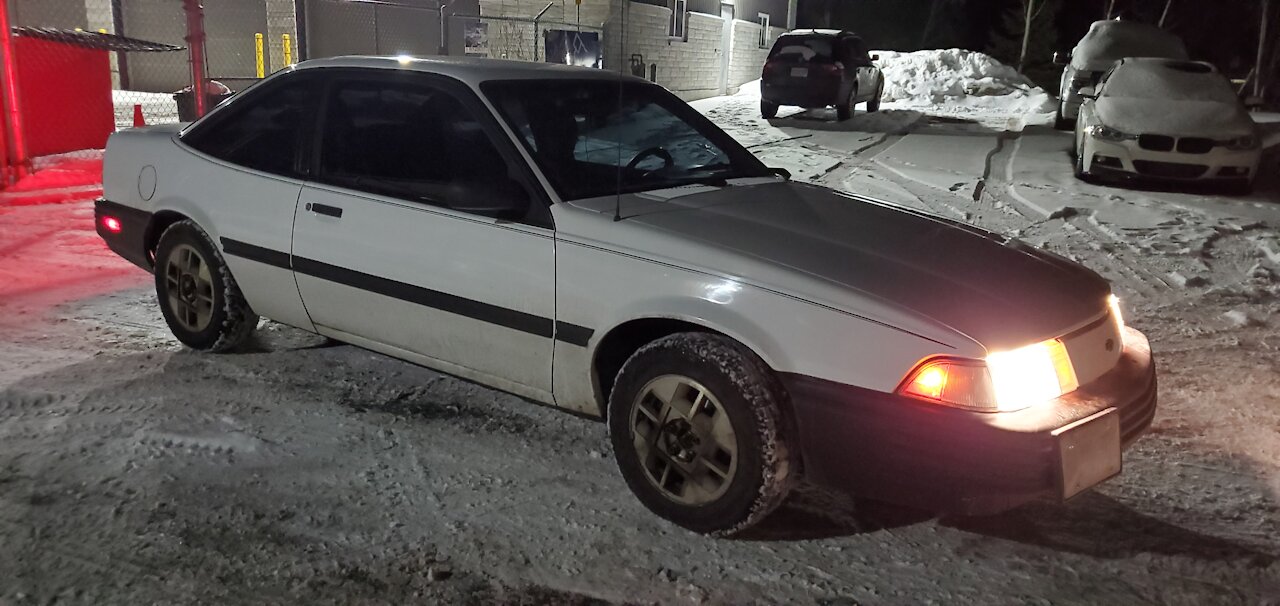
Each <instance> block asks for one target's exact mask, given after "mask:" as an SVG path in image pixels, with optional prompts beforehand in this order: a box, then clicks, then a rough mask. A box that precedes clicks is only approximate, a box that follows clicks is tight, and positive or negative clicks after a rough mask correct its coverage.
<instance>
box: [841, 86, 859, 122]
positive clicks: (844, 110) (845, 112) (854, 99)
mask: <svg viewBox="0 0 1280 606" xmlns="http://www.w3.org/2000/svg"><path fill="white" fill-rule="evenodd" d="M857 104H858V89H854V90H853V92H851V93H849V98H848V99H845V101H844V104H842V105H838V106H836V119H838V120H840V121H841V122H844V121H845V120H849V119H852V118H853V108H854V106H856V105H857Z"/></svg>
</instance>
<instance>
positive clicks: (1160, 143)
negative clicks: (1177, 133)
mask: <svg viewBox="0 0 1280 606" xmlns="http://www.w3.org/2000/svg"><path fill="white" fill-rule="evenodd" d="M1138 145H1139V146H1141V147H1142V149H1149V150H1151V151H1173V137H1169V136H1166V135H1140V136H1139V137H1138Z"/></svg>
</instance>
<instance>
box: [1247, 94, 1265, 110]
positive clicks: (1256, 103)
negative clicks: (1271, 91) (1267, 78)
mask: <svg viewBox="0 0 1280 606" xmlns="http://www.w3.org/2000/svg"><path fill="white" fill-rule="evenodd" d="M1262 103H1263V101H1262V97H1255V96H1253V95H1249V96H1248V97H1245V98H1244V106H1245V108H1246V109H1258V108H1259V107H1262Z"/></svg>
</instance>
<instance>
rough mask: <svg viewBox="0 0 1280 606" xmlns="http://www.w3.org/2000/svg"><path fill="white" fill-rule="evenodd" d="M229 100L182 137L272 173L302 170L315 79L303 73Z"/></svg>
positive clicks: (210, 151) (223, 156) (293, 174)
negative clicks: (222, 108)
mask: <svg viewBox="0 0 1280 606" xmlns="http://www.w3.org/2000/svg"><path fill="white" fill-rule="evenodd" d="M282 80H283V81H281V82H279V83H269V84H270V87H269V88H266V89H264V90H262V91H258V92H255V93H252V94H251V96H249V97H246V98H244V99H241V100H238V101H236V102H233V103H232V104H231V105H230V106H228V107H227V108H226V109H224V110H222V112H228V113H226V114H222V112H219V114H217V115H215V116H213V118H214V120H212V121H211V122H209V123H207V124H201V125H199V126H197V127H196V128H195V129H193V130H192V131H191V132H189V133H186V134H184V135H183V137H182V141H183V142H184V143H186V144H187V145H190V146H191V147H193V148H195V149H197V150H199V151H201V152H204V153H206V154H209V155H210V156H213V157H215V158H218V159H220V160H225V161H227V162H230V163H232V164H237V165H240V166H243V167H245V168H251V169H254V170H260V171H263V172H267V173H272V174H275V175H283V176H290V177H299V176H301V171H300V170H299V167H300V163H299V154H300V153H301V150H302V149H303V147H304V145H303V140H304V138H305V137H304V134H305V133H306V132H310V130H311V129H310V128H309V127H308V122H309V120H310V119H311V117H312V116H313V115H314V109H315V106H316V93H317V91H318V85H319V82H318V81H317V79H315V78H311V77H306V76H303V75H288V76H283V77H282Z"/></svg>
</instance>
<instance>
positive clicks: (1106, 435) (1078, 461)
mask: <svg viewBox="0 0 1280 606" xmlns="http://www.w3.org/2000/svg"><path fill="white" fill-rule="evenodd" d="M1053 436H1054V438H1055V439H1056V441H1057V450H1058V488H1059V490H1060V491H1061V496H1062V498H1063V499H1064V500H1065V499H1070V498H1071V497H1074V496H1076V495H1078V494H1080V493H1082V492H1084V491H1086V490H1088V489H1089V488H1092V487H1094V486H1097V485H1098V484H1101V483H1102V482H1105V481H1107V480H1109V479H1111V478H1113V477H1115V476H1116V475H1118V474H1119V473H1120V470H1121V468H1122V467H1123V464H1122V462H1121V456H1120V412H1119V411H1118V410H1117V409H1115V408H1108V409H1106V410H1103V411H1101V412H1099V413H1097V414H1094V415H1092V416H1089V417H1087V418H1084V419H1080V420H1079V421H1076V422H1075V423H1072V424H1070V425H1067V426H1064V427H1060V428H1058V429H1057V430H1054V431H1053Z"/></svg>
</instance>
